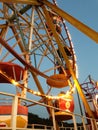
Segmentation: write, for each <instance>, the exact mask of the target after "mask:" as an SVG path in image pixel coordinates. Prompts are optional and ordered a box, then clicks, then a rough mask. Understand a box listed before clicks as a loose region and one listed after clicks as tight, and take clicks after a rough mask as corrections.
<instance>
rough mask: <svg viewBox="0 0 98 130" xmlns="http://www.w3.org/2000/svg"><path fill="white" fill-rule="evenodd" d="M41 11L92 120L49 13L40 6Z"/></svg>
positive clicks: (88, 107) (91, 114) (90, 112)
mask: <svg viewBox="0 0 98 130" xmlns="http://www.w3.org/2000/svg"><path fill="white" fill-rule="evenodd" d="M42 9H43V11H44V14H45V17H46V21H47V24H48V26H49V28H50V29H51V31H52V32H53V35H54V37H55V39H56V42H57V44H58V47H59V49H60V51H61V53H62V55H63V57H64V60H65V61H66V65H67V67H68V68H69V71H70V73H71V75H72V78H73V80H74V83H75V86H76V88H77V90H78V93H79V95H80V96H81V99H82V101H83V103H84V105H85V108H86V109H87V111H88V114H89V116H90V117H92V118H94V115H93V113H92V111H91V109H90V106H89V104H88V102H87V100H86V98H85V95H84V93H83V91H82V89H81V86H80V84H79V82H78V80H77V78H76V75H75V73H74V71H73V70H72V67H71V64H70V62H69V60H68V57H67V54H66V52H65V50H64V47H63V45H62V44H61V41H60V39H59V37H58V34H57V32H56V29H55V27H54V25H53V23H52V20H51V18H50V16H49V12H48V11H47V10H46V8H45V6H42Z"/></svg>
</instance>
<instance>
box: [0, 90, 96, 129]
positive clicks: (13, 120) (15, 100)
mask: <svg viewBox="0 0 98 130" xmlns="http://www.w3.org/2000/svg"><path fill="white" fill-rule="evenodd" d="M0 95H5V96H8V97H11V98H12V114H11V127H6V128H3V127H0V130H5V129H6V130H34V129H36V130H41V128H42V129H43V130H56V124H55V109H57V110H59V111H62V110H61V109H58V108H55V107H52V106H49V105H46V104H44V103H40V102H37V101H35V100H31V99H25V98H22V97H19V96H17V95H14V94H9V93H4V92H0ZM19 99H21V100H23V101H26V102H30V103H36V104H38V105H41V106H44V107H49V108H50V109H51V112H52V121H53V126H46V125H40V129H39V128H38V127H39V124H31V128H16V116H17V105H18V100H19ZM64 112H65V113H66V114H70V115H71V116H72V121H73V125H74V126H73V127H64V126H62V127H60V130H97V129H98V125H97V122H98V120H95V119H92V118H88V117H84V116H81V115H79V114H74V113H69V112H67V111H64ZM76 117H79V118H80V119H81V122H82V125H81V126H78V125H77V122H76ZM85 120H89V122H90V124H89V125H86V122H85ZM29 126H30V125H29ZM35 127H36V128H35Z"/></svg>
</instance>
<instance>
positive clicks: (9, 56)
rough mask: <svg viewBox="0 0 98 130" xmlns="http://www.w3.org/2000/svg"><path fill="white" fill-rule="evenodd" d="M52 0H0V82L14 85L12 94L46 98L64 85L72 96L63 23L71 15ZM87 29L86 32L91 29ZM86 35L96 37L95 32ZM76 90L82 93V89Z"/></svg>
mask: <svg viewBox="0 0 98 130" xmlns="http://www.w3.org/2000/svg"><path fill="white" fill-rule="evenodd" d="M55 2H56V1H53V3H50V2H48V1H45V0H42V1H37V0H34V1H32V2H29V1H28V0H27V1H21V0H20V1H18V0H15V2H13V1H12V0H9V1H6V0H2V2H1V3H0V14H1V17H0V43H1V44H0V68H1V70H0V76H1V77H2V78H1V80H0V82H1V83H11V84H14V85H16V94H18V95H20V96H22V97H26V93H27V92H30V93H32V94H35V95H37V96H40V97H41V99H42V98H43V97H44V98H45V97H46V98H50V96H49V95H51V91H52V89H61V88H65V87H67V88H68V89H67V91H66V92H65V93H67V94H69V95H70V96H72V94H73V92H74V89H75V86H76V84H78V81H77V78H78V74H77V73H78V70H77V65H76V55H75V51H74V46H73V43H72V40H71V35H70V33H69V30H68V27H67V26H66V22H67V21H68V22H70V21H71V19H70V17H69V15H67V14H66V13H64V12H63V11H62V10H60V9H59V8H58V7H57V5H56V3H55ZM54 4H55V6H54ZM61 12H62V13H61ZM60 14H61V15H60ZM65 15H67V17H66V19H65ZM74 23H75V24H76V23H77V21H74V22H73V25H74ZM78 24H79V25H81V26H80V28H79V29H80V30H81V28H82V26H83V28H84V25H83V24H82V23H81V24H80V22H78ZM87 29H88V30H89V33H87V35H88V36H89V34H90V32H91V31H92V32H94V31H93V30H90V29H89V28H87ZM82 31H83V30H82ZM84 32H86V31H84ZM94 33H95V32H94ZM90 37H91V38H92V39H94V40H95V41H97V38H96V36H95V37H93V36H91V35H90ZM11 72H12V73H11ZM74 82H75V83H76V84H75V83H74ZM78 87H79V84H78ZM80 93H81V94H82V95H83V93H82V90H81V91H80ZM47 95H48V96H49V97H48V96H47ZM61 95H62V94H61ZM61 95H59V96H61ZM82 97H83V96H82ZM51 98H52V99H53V97H51ZM83 98H84V99H85V97H83ZM54 99H55V98H54ZM43 102H44V100H43ZM61 102H62V101H61ZM84 102H85V104H86V107H88V105H87V102H86V101H84ZM68 105H69V104H68ZM88 111H89V113H90V115H92V114H91V112H90V110H89V109H88Z"/></svg>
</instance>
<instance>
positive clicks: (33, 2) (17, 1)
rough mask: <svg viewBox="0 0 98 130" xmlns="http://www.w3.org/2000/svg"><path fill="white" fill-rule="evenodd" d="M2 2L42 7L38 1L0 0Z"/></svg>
mask: <svg viewBox="0 0 98 130" xmlns="http://www.w3.org/2000/svg"><path fill="white" fill-rule="evenodd" d="M0 2H6V3H9V4H11V3H21V4H31V5H40V3H39V2H38V1H37V0H0Z"/></svg>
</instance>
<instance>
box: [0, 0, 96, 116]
mask: <svg viewBox="0 0 98 130" xmlns="http://www.w3.org/2000/svg"><path fill="white" fill-rule="evenodd" d="M0 2H7V3H11V2H12V3H22V4H31V5H41V4H44V5H47V6H48V7H50V8H51V9H52V10H53V11H54V12H56V13H57V14H58V15H59V16H61V17H62V18H64V19H65V20H66V21H68V22H69V23H70V24H71V25H73V26H74V27H75V28H77V29H78V30H79V31H81V32H83V33H84V34H85V35H87V36H88V37H89V38H91V39H92V40H94V41H95V42H96V43H98V32H96V31H95V30H93V29H91V28H90V27H88V26H87V25H85V24H83V23H82V22H80V21H79V20H77V19H76V18H74V17H72V16H71V15H69V14H68V13H66V12H64V11H63V10H61V9H60V8H58V7H57V6H54V5H53V4H52V3H50V2H48V1H47V0H39V2H38V0H9V1H8V0H0ZM42 9H43V11H44V12H45V15H46V20H47V22H48V24H49V25H50V26H49V27H50V29H51V30H52V31H53V34H54V37H55V39H56V42H57V44H58V46H59V49H60V51H61V52H62V55H63V57H64V59H65V61H66V64H67V66H68V68H69V70H70V73H71V75H72V78H73V80H74V83H75V85H76V88H77V90H78V92H79V95H80V96H81V98H82V101H83V103H84V105H85V107H86V109H87V110H88V114H89V116H90V117H94V116H93V113H92V111H91V110H90V107H89V105H88V102H87V101H86V98H85V96H84V93H83V92H82V89H81V86H80V84H79V82H78V80H77V78H76V76H75V74H74V72H73V70H72V68H71V65H70V62H69V61H68V58H67V55H66V53H65V51H64V48H63V46H62V45H61V43H60V39H59V37H58V34H57V33H56V31H55V28H54V26H53V24H52V22H51V18H50V17H49V14H48V12H47V10H46V8H45V6H42Z"/></svg>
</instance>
